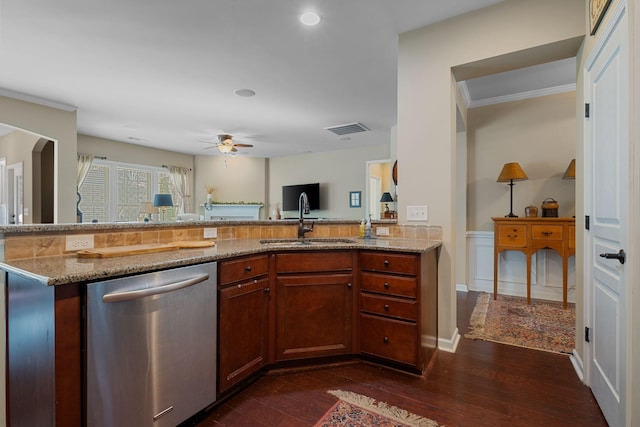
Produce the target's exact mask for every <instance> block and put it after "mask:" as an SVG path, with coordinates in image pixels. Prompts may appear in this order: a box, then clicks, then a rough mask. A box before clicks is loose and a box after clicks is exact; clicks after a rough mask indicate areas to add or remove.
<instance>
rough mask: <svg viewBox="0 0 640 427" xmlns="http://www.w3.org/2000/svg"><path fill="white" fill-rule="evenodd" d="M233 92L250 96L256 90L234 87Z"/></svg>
mask: <svg viewBox="0 0 640 427" xmlns="http://www.w3.org/2000/svg"><path fill="white" fill-rule="evenodd" d="M233 93H235V94H236V95H238V96H241V97H243V98H250V97H252V96H255V94H256V92H255V91H254V90H251V89H236V90H234V91H233Z"/></svg>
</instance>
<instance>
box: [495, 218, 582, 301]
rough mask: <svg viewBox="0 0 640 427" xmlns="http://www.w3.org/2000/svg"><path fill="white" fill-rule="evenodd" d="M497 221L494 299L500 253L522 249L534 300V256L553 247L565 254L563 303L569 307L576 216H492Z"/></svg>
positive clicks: (563, 258)
mask: <svg viewBox="0 0 640 427" xmlns="http://www.w3.org/2000/svg"><path fill="white" fill-rule="evenodd" d="M492 219H493V223H494V250H493V298H494V299H495V298H496V297H497V295H498V267H499V266H498V255H499V254H500V252H502V251H508V250H515V251H521V252H523V253H524V254H525V256H526V258H527V302H530V301H531V257H532V255H533V254H535V253H536V252H537V251H538V250H539V249H553V250H555V251H556V252H558V254H559V255H560V256H561V257H562V302H563V305H564V308H567V275H568V273H567V271H568V260H569V257H570V256H571V255H575V253H576V243H575V241H576V226H575V218H551V217H544V218H517V217H516V218H498V217H496V218H492Z"/></svg>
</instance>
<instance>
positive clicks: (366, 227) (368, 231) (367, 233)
mask: <svg viewBox="0 0 640 427" xmlns="http://www.w3.org/2000/svg"><path fill="white" fill-rule="evenodd" d="M364 238H365V239H370V238H371V215H369V217H368V218H367V223H366V224H365V225H364Z"/></svg>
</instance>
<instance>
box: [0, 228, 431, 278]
mask: <svg viewBox="0 0 640 427" xmlns="http://www.w3.org/2000/svg"><path fill="white" fill-rule="evenodd" d="M350 240H351V242H349V243H338V242H317V243H313V244H309V245H299V244H282V243H279V244H263V243H260V239H229V240H219V241H217V242H216V244H215V246H213V247H211V248H205V249H179V250H174V251H167V252H157V253H152V254H145V255H131V256H125V257H116V258H104V259H100V258H78V257H77V256H75V255H72V254H69V255H62V256H49V257H38V258H30V259H18V260H13V261H5V262H2V263H0V268H1V269H3V270H5V271H8V272H13V273H16V274H19V275H22V276H26V277H29V278H33V279H36V280H37V281H39V282H41V283H42V284H44V285H64V284H69V283H77V282H92V281H98V280H103V279H109V278H115V277H121V276H127V275H132V274H140V273H146V272H150V271H157V270H164V269H168V268H174V267H180V266H185V265H192V264H200V263H205V262H211V261H220V260H223V259H226V258H232V257H235V256H242V255H251V254H259V253H268V252H273V251H314V250H340V249H347V250H362V249H366V250H380V251H396V252H407V253H422V252H427V251H430V250H433V249H436V248H439V247H440V246H441V244H442V243H441V242H440V241H436V240H427V239H396V238H389V239H386V238H385V239H382V238H374V239H358V238H350Z"/></svg>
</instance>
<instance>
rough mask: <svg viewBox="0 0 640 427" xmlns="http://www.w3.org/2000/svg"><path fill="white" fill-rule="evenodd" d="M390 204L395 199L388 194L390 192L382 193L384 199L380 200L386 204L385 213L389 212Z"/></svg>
mask: <svg viewBox="0 0 640 427" xmlns="http://www.w3.org/2000/svg"><path fill="white" fill-rule="evenodd" d="M389 202H393V197H391V193H388V192H384V193H382V198H381V199H380V203H384V211H385V212H389Z"/></svg>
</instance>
